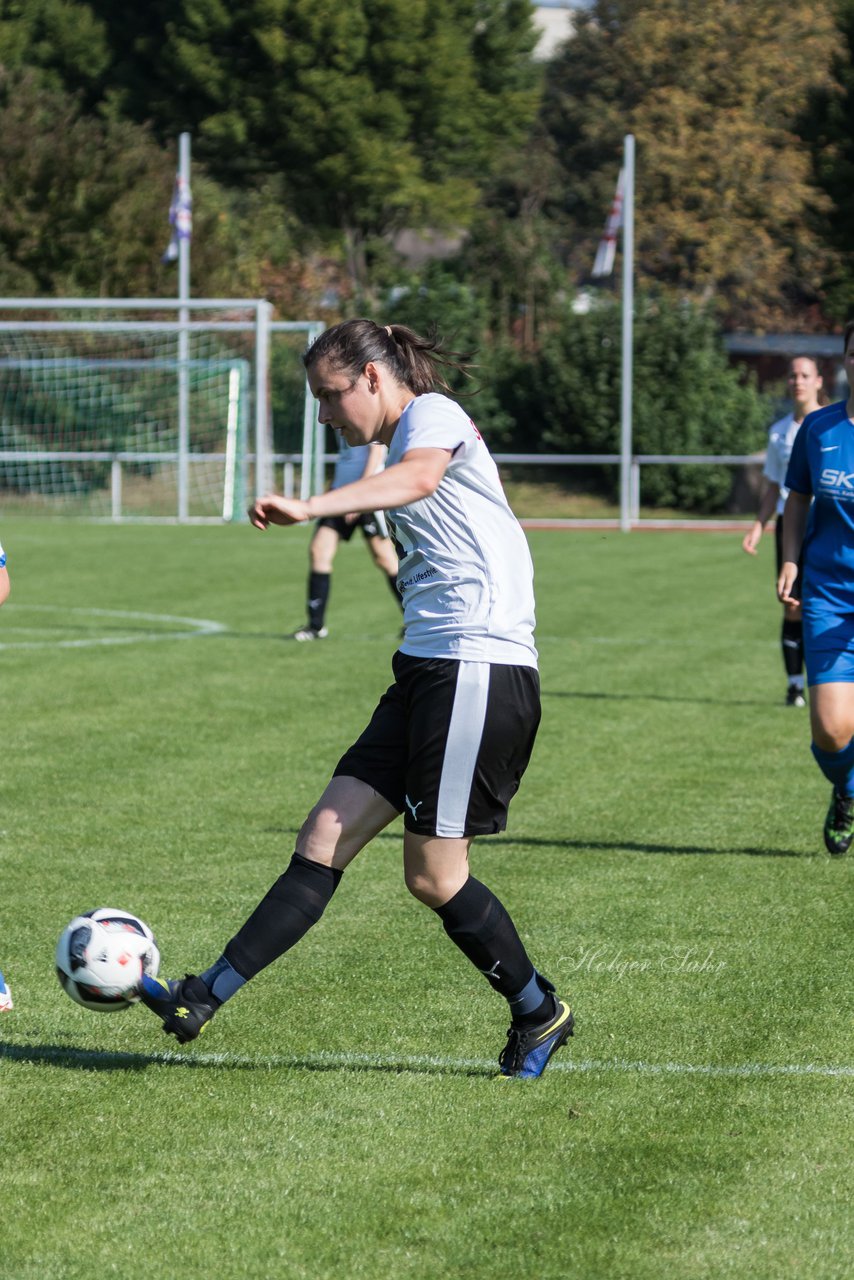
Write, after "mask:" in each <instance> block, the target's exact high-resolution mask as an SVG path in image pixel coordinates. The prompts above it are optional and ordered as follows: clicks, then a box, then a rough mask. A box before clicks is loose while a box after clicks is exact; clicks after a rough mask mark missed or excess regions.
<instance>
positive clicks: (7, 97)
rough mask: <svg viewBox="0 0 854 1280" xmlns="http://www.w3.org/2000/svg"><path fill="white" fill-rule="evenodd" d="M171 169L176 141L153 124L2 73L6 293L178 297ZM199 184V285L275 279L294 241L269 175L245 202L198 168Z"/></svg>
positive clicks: (0, 180)
mask: <svg viewBox="0 0 854 1280" xmlns="http://www.w3.org/2000/svg"><path fill="white" fill-rule="evenodd" d="M174 174H175V153H174V148H172V147H170V148H164V147H161V146H160V145H159V144H158V143H156V142H155V140H154V139H153V138H152V137H151V134H150V132H149V131H148V130H147V129H145V128H143V127H141V126H139V125H135V124H132V123H130V122H129V121H125V120H116V119H103V118H101V117H99V116H92V115H86V114H84V112H83V110H82V108H81V105H80V103H79V101H78V100H77V99H76V98H74V97H72V96H70V95H68V94H67V93H64V92H63V91H61V90H59V89H55V88H49V87H46V86H45V85H44V83H42V82H41V79H40V77H39V76H38V75H37V74H36V73H29V72H24V73H16V74H12V73H8V72H7V73H0V290H2V292H4V293H7V294H10V295H24V294H36V295H38V294H44V295H49V294H52V293H57V294H68V295H71V296H77V295H84V296H88V295H95V296H102V297H121V296H125V295H130V296H142V297H145V296H155V297H156V296H171V295H174V293H175V283H174V268H170V267H167V266H164V265H163V263H162V261H161V257H162V254H163V251H164V249H165V247H166V242H167V240H168V231H169V229H168V225H167V216H166V215H167V210H168V207H169V200H170V196H171V192H172V183H173V180H174ZM193 186H194V193H195V196H196V201H197V207H196V213H195V228H194V231H195V235H194V247H193V279H194V285H195V292H196V293H197V294H202V295H208V296H216V295H224V296H228V295H229V294H236V295H238V296H240V295H245V294H247V293H249V294H250V296H255V295H257V294H258V293H260V292H261V291H262V289H263V287H264V286H265V285H270V284H272V285H274V286H275V284H276V281H277V278H278V277H279V276H281V275H283V274H284V272H283V266H282V264H283V263H284V262H286V261H287V260H288V257H289V255H290V256H292V255H293V253H294V248H293V245H294V240H295V238H296V237H295V234H294V232H293V228H292V227H289V226H288V224H287V222H286V220H285V217H284V215H283V213H282V209H281V202H280V200H279V199H278V198H277V195H276V192H275V190H274V189H271V186H270V183H267V184H265V185H263V186H262V187H261V188H260V189H258V190H253V191H250V192H248V193H246V194H245V195H242V196H241V197H240V198H239V199H238V198H236V197H233V196H229V195H228V194H227V193H225V192H223V191H222V190H221V189H220V188H219V187H218V186H217V185H216V183H214V182H212V181H211V180H210V179H209V178H208V177H207V176H206V175H205V173H204V172H203V170H201V169H199V171H198V172H197V174H196V175H195V177H194V183H193ZM270 295H271V296H273V297H275V296H276V292H275V287H274V288H272V289H270Z"/></svg>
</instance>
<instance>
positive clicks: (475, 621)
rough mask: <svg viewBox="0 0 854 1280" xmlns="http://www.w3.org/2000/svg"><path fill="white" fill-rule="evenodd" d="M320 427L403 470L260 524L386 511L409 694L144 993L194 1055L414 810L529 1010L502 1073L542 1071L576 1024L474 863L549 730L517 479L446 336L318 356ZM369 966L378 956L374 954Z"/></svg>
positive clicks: (439, 890)
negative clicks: (243, 892)
mask: <svg viewBox="0 0 854 1280" xmlns="http://www.w3.org/2000/svg"><path fill="white" fill-rule="evenodd" d="M303 359H304V362H305V366H306V372H307V376H308V381H309V385H310V387H311V390H312V393H313V394H314V395H315V397H316V398H317V400H318V402H319V417H320V421H321V422H323V423H328V424H329V425H330V426H331V427H333V429H334V430H336V431H337V432H339V433H340V434H341V435H342V436H343V438H344V440H345V441H346V443H347V444H349V445H363V444H370V443H373V442H379V443H380V444H383V445H385V446H386V447H387V449H388V462H387V466H386V468H385V470H384V471H381V472H379V473H377V474H374V475H371V476H366V477H364V478H363V479H360V480H357V481H355V482H354V483H352V484H349V485H344V486H343V487H342V488H340V489H332V490H330V491H328V492H327V493H323V494H319V495H318V496H316V497H313V498H310V499H309V500H308V501H307V502H303V501H301V500H299V499H293V498H283V497H280V496H279V495H277V494H268V495H267V496H266V497H263V498H259V499H258V500H257V501H256V502H255V504H254V506H253V507H252V508H251V509H250V513H249V514H250V518H251V520H252V523H253V524H254V525H255V526H256V528H258V529H262V530H263V529H267V528H268V527H269V526H270V525H271V524H279V525H291V524H300V523H302V522H304V521H306V520H311V519H314V518H315V517H317V518H323V517H327V516H331V517H335V516H340V515H344V514H345V513H347V512H358V511H380V510H383V511H386V512H387V513H388V520H389V525H390V528H391V532H392V536H393V538H394V543H395V546H396V547H397V550H398V557H399V560H400V567H399V573H398V586H399V589H400V592H401V595H402V597H403V604H404V622H405V628H406V629H405V638H404V640H403V643H402V644H401V646H400V649H399V650H398V652H397V653H396V654H395V655H394V658H393V660H392V673H393V676H394V681H393V683H392V684H391V686H390V687H389V689H388V690H387V691H386V693H385V694H384V695H383V696H382V697H381V698H380V701H379V703H378V705H377V707H376V709H375V711H374V713H373V716H372V717H371V720H370V723H369V724H368V725H367V727H366V728H365V730H364V732H363V733H362V734H361V735H360V737H359V738H358V739H357V740H356V742H354V743H353V745H352V746H351V747H349V748H348V750H347V751H345V752H344V755H343V756H342V757H341V759H340V760H339V761H338V764H337V765H336V767H335V770H334V773H333V776H332V779H331V781H330V782H329V783H328V785H327V787H326V789H325V790H324V792H323V794H322V796H321V797H320V800H319V801H318V802H317V804H316V805H315V806H314V808H313V809H312V810H311V812H310V813H309V815H308V818H307V819H306V821H305V822H304V824H303V826H302V828H301V829H300V832H299V835H298V836H297V840H296V850H295V852H294V855H293V857H292V859H291V861H290V864H289V865H288V867H287V869H286V870H285V872H284V873H283V874H282V875H281V876H280V877H279V879H278V880H277V881H276V882H275V884H274V885H273V886H272V888H271V889H270V890H269V891H268V893H267V894H266V895H265V897H264V898H262V900H261V901H260V902H259V904H258V906H257V907H256V909H255V911H254V912H253V913H252V915H251V916H250V917H249V919H248V920H247V921H246V922H245V923H244V924H243V925H242V927H241V928H240V929H239V930H238V932H237V934H235V936H234V937H233V938H232V939H231V940H230V942H229V943H228V944H227V945H226V947H225V950H224V951H223V953H222V955H221V956H220V957H219V959H217V960H216V961H215V962H214V963H213V964H212V965H211V967H210V968H209V969H206V970H204V971H203V972H202V973H201V974H200V975H199V976H198V977H197V976H195V975H188V976H187V977H186V978H183V979H177V980H175V979H173V980H172V981H168V982H163V981H160V980H158V979H144V980H143V986H142V990H141V993H140V994H141V998H142V1001H143V1003H145V1004H146V1005H147V1006H148V1008H150V1009H152V1010H153V1011H154V1012H155V1013H156V1014H157V1015H158V1017H159V1018H160V1019H161V1021H162V1022H163V1028H164V1030H165V1031H166V1032H167V1033H169V1034H171V1035H174V1036H175V1037H176V1039H178V1040H179V1041H180V1042H181V1043H184V1042H186V1041H188V1040H192V1039H194V1038H195V1037H196V1036H197V1035H198V1034H199V1032H200V1031H202V1030H203V1029H204V1027H205V1026H206V1025H207V1023H208V1022H209V1021H210V1019H211V1018H212V1017H213V1015H214V1014H215V1013H216V1011H217V1010H218V1009H219V1007H220V1005H221V1004H223V1003H224V1002H225V1001H226V1000H228V999H230V998H231V997H232V996H233V995H235V994H236V992H238V991H239V990H240V989H241V988H242V987H243V986H244V985H245V984H246V983H247V982H248V981H249V980H250V979H251V978H253V977H254V976H255V974H257V973H259V972H260V971H261V970H262V969H264V968H265V967H266V966H267V965H269V964H271V963H272V962H273V961H274V960H276V959H277V958H278V957H279V956H281V955H283V954H284V953H285V952H286V951H288V950H289V949H290V948H291V947H293V946H294V945H295V944H296V943H297V942H298V941H299V940H300V938H302V937H303V936H304V934H305V933H306V932H307V931H308V930H309V929H310V928H311V926H312V925H313V924H314V923H316V921H317V920H319V919H320V917H321V915H322V914H323V911H324V910H325V908H326V906H327V905H328V903H329V902H330V900H331V898H332V895H333V893H334V892H335V891H336V889H337V887H338V884H339V882H340V880H341V878H342V876H343V874H344V872H345V870H346V868H347V867H348V866H349V864H350V863H351V862H352V860H353V859H354V858H355V857H356V856H357V854H358V853H359V852H360V851H361V850H362V849H363V848H364V847H365V846H366V845H367V844H369V843H370V841H371V840H373V838H374V837H375V836H376V835H377V834H378V833H379V832H380V831H382V830H383V829H384V828H385V827H387V826H388V824H389V823H390V822H392V821H393V820H394V819H395V818H397V817H399V816H400V815H401V814H403V819H404V835H403V874H404V881H405V883H406V887H407V888H408V889H409V891H410V893H411V894H412V895H413V896H414V897H415V898H417V899H418V901H420V902H422V903H423V904H424V905H425V906H427V907H429V908H432V910H433V911H434V912H435V914H436V917H437V918H438V920H439V922H440V923H441V925H442V927H443V929H444V931H445V933H446V934H447V936H448V937H449V938H450V940H451V941H452V942H453V943H454V944H455V945H456V946H457V947H458V948H459V949H460V951H461V952H462V953H463V955H464V956H465V957H466V958H467V959H468V960H469V961H470V962H471V963H472V964H473V965H474V966H475V968H476V969H478V970H479V971H480V972H481V973H482V974H483V976H484V977H485V979H486V980H487V982H488V983H489V984H490V986H491V987H492V988H493V989H494V990H495V991H496V992H498V994H499V995H501V996H503V997H504V999H505V1000H506V1001H507V1004H508V1006H509V1014H510V1028H509V1031H508V1033H507V1042H506V1044H505V1046H504V1048H503V1049H502V1050H501V1053H500V1055H499V1058H498V1063H499V1069H500V1072H501V1075H503V1076H507V1077H523V1078H524V1077H528V1078H531V1077H537V1076H540V1075H542V1073H543V1071H544V1070H545V1067H546V1065H547V1063H548V1061H549V1059H550V1058H551V1056H552V1054H553V1053H554V1052H555V1051H556V1050H557V1049H559V1048H560V1047H561V1045H563V1044H564V1043H565V1041H566V1039H567V1038H568V1037H569V1036H570V1035H571V1034H572V1029H573V1015H572V1013H571V1011H570V1008H569V1005H568V1004H566V1003H565V1002H564V1001H563V1000H561V999H559V998H558V997H557V995H556V994H555V988H554V986H553V984H552V983H551V982H549V981H548V979H547V978H545V977H543V976H542V975H541V974H540V973H538V972H537V970H536V969H535V968H534V965H533V964H532V963H531V960H530V959H529V957H528V953H527V950H526V948H525V946H524V944H523V942H522V940H521V938H520V937H519V934H518V932H517V930H516V926H515V925H514V923H513V921H512V919H511V917H510V915H509V913H508V912H507V910H506V908H505V907H504V906H503V904H502V903H501V902H500V901H499V899H498V898H497V897H496V896H495V894H494V893H493V892H492V891H491V890H490V889H488V888H487V886H486V885H485V884H482V883H481V881H479V880H476V879H475V877H474V876H472V875H471V873H470V870H469V849H470V847H471V844H472V840H473V839H474V837H475V836H477V835H481V834H482V835H488V834H491V833H494V832H498V831H503V830H504V827H505V825H506V820H507V808H508V805H509V804H510V801H511V799H512V798H513V796H514V795H515V794H516V791H517V789H518V787H519V783H520V781H521V778H522V775H523V773H524V772H525V769H526V767H527V765H528V760H529V758H530V754H531V750H532V748H533V745H534V738H535V736H536V733H537V728H538V726H539V721H540V685H539V676H538V672H537V650H536V648H535V645H534V592H533V565H532V563H531V556H530V552H529V550H528V544H527V542H526V539H525V535H524V533H523V532H522V529H521V527H520V525H519V523H518V521H517V520H516V517H515V516H514V515H513V513H512V511H511V510H510V507H509V506H508V503H507V499H506V498H505V496H504V491H503V489H502V486H501V481H500V478H499V475H498V468H497V467H496V465H495V462H494V460H493V459H492V457H491V456H490V453H489V450H488V449H487V447H486V445H485V443H484V441H483V439H482V437H481V435H480V433H479V431H478V430H477V428H476V426H475V425H474V423H473V422H472V420H471V418H470V417H469V415H468V414H467V413H466V412H465V411H464V410H463V409H462V408H461V407H460V405H458V404H457V403H456V401H454V400H452V399H450V397H449V396H447V395H444V394H441V393H440V390H439V389H440V388H441V390H442V391H447V390H448V387H447V383H446V381H445V378H444V375H443V366H446V367H447V366H450V367H459V366H454V363H453V361H452V360H450V359H449V357H448V355H447V354H445V353H443V352H442V349H441V346H440V344H439V343H438V342H436V341H434V340H432V339H428V338H422V337H420V336H419V335H418V334H417V333H415V332H414V331H413V330H411V329H408V328H406V327H405V326H403V325H386V326H379V325H376V324H374V322H373V321H372V320H349V321H345V322H344V323H343V324H339V325H336V326H334V327H333V328H332V329H328V330H327V331H326V332H325V333H322V334H321V335H320V337H319V338H317V339H316V341H315V342H314V343H313V344H312V345H311V347H309V349H308V351H307V352H306V354H305V356H304V357H303ZM366 963H370V958H368V959H367V961H366Z"/></svg>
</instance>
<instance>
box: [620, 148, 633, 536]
mask: <svg viewBox="0 0 854 1280" xmlns="http://www.w3.org/2000/svg"><path fill="white" fill-rule="evenodd" d="M623 143H624V152H623V168H624V170H625V191H624V196H623V316H622V373H621V392H620V528H621V530H622V531H623V533H628V532H629V530H630V529H631V527H632V519H631V474H632V377H633V366H632V355H633V324H634V308H635V300H634V268H635V262H634V259H635V139H634V135H633V134H631V133H627V134H626V136H625V138H624V139H623Z"/></svg>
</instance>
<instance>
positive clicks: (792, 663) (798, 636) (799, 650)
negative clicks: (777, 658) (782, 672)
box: [780, 618, 804, 680]
mask: <svg viewBox="0 0 854 1280" xmlns="http://www.w3.org/2000/svg"><path fill="white" fill-rule="evenodd" d="M780 641H781V644H782V646H783V663H784V664H785V667H786V675H787V676H788V677H789V679H790V680H791V679H792V678H793V677H794V676H799V675H800V674H801V672H802V671H803V669H804V624H803V623H802V622H800V621H798V622H793V621H791V620H790V619H789V618H784V619H783V630H782V633H781V635H780Z"/></svg>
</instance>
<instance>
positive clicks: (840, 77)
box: [801, 0, 854, 321]
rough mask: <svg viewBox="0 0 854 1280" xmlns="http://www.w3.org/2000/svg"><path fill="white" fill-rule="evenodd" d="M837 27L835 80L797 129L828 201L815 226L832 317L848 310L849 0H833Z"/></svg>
mask: <svg viewBox="0 0 854 1280" xmlns="http://www.w3.org/2000/svg"><path fill="white" fill-rule="evenodd" d="M836 20H837V25H838V27H839V32H840V40H839V42H838V46H837V50H836V54H835V57H834V72H835V83H833V84H831V85H823V86H818V87H817V88H816V89H815V90H814V92H813V94H812V96H811V99H810V101H809V102H808V103H807V104H805V107H806V109H805V111H804V116H803V119H802V122H801V129H802V132H803V135H804V137H805V138H806V139H807V141H808V142H809V145H810V149H811V152H812V159H813V170H814V173H815V179H816V182H817V184H818V186H819V188H820V189H821V190H822V191H823V192H824V193H825V195H826V196H827V199H828V204H827V206H826V207H825V209H824V211H823V213H824V216H823V217H821V216H820V217H819V220H818V231H819V234H820V235H822V236H823V238H825V240H826V242H827V243H828V245H829V246H830V247H831V249H832V251H833V257H832V259H831V262H830V264H829V268H828V271H827V274H826V280H825V288H826V293H827V308H826V309H827V311H828V312H829V313H830V315H831V316H833V317H834V318H835V319H836V320H840V321H846V320H848V319H850V317H851V316H852V314H854V218H852V217H851V193H852V191H854V0H838V3H837V5H836Z"/></svg>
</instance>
